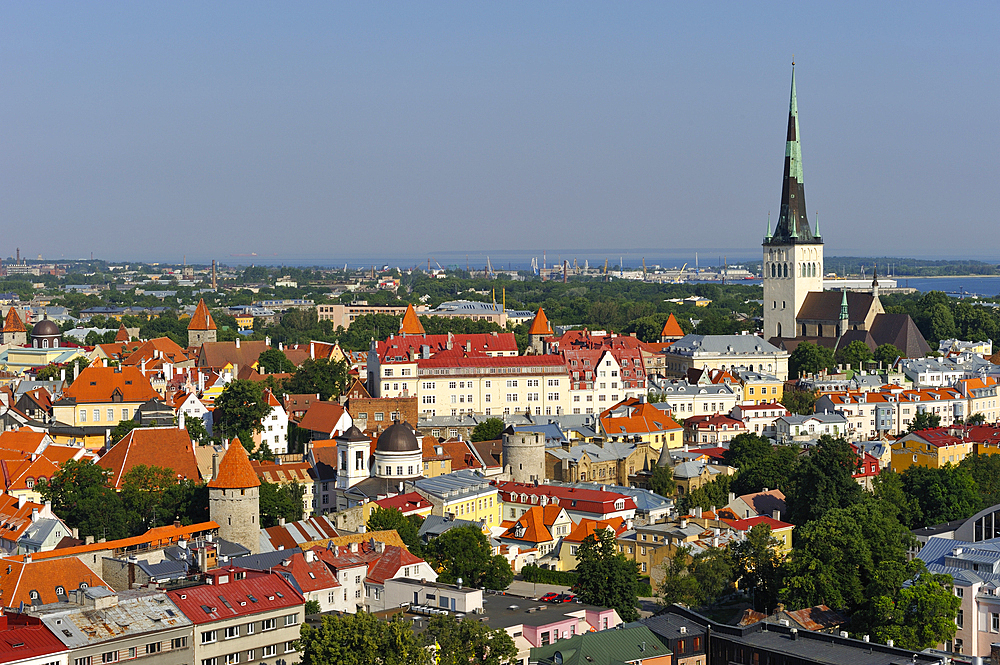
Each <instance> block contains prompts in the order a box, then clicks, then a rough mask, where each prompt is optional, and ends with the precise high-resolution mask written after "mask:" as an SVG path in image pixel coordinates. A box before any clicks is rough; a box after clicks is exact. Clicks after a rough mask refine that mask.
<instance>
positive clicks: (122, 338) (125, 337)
mask: <svg viewBox="0 0 1000 665" xmlns="http://www.w3.org/2000/svg"><path fill="white" fill-rule="evenodd" d="M130 339H131V338H130V337H129V334H128V330H126V329H125V324H124V323H123V324H121V325H120V326H119V327H118V334H117V335H115V341H116V342H127V341H129V340H130Z"/></svg>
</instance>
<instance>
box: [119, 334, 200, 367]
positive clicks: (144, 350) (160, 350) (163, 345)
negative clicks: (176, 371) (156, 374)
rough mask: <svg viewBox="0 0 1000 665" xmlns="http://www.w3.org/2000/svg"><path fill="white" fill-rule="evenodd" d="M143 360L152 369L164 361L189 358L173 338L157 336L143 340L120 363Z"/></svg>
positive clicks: (133, 363) (133, 362)
mask: <svg viewBox="0 0 1000 665" xmlns="http://www.w3.org/2000/svg"><path fill="white" fill-rule="evenodd" d="M144 360H145V361H146V368H147V369H153V368H154V367H160V366H161V365H163V363H164V362H169V363H173V364H177V363H182V362H184V361H186V360H189V358H188V355H187V353H185V351H184V349H182V348H181V347H180V346H179V345H178V344H177V342H175V341H174V340H172V339H170V338H169V337H157V338H156V339H151V340H149V341H147V342H143V343H142V344H141V345H140V346H139V348H137V349H136V350H135V351H133V352H132V353H131V354H129V356H128V357H127V358H125V360H123V361H122V364H123V365H141V364H142V361H144Z"/></svg>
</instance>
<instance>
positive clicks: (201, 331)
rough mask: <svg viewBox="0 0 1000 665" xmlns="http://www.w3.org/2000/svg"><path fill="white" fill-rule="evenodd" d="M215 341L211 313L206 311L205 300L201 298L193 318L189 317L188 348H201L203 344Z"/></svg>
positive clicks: (214, 328)
mask: <svg viewBox="0 0 1000 665" xmlns="http://www.w3.org/2000/svg"><path fill="white" fill-rule="evenodd" d="M215 340H216V327H215V321H214V320H213V319H212V314H211V312H209V311H208V305H206V304H205V299H204V298H202V299H201V300H199V301H198V307H197V308H196V309H195V310H194V316H192V317H191V322H190V323H189V324H188V346H201V345H202V344H204V343H205V342H214V341H215Z"/></svg>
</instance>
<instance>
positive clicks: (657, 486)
mask: <svg viewBox="0 0 1000 665" xmlns="http://www.w3.org/2000/svg"><path fill="white" fill-rule="evenodd" d="M649 489H651V490H653V491H654V492H656V493H657V494H659V495H660V496H667V497H669V496H673V495H674V492H676V491H677V481H675V480H674V472H673V471H672V470H671V469H670V467H669V466H667V465H665V464H664V465H663V466H660V465H659V464H656V465H654V466H653V475H652V477H650V479H649Z"/></svg>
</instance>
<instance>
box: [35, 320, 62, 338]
mask: <svg viewBox="0 0 1000 665" xmlns="http://www.w3.org/2000/svg"><path fill="white" fill-rule="evenodd" d="M60 335H62V331H61V330H59V326H57V325H56V324H55V323H53V322H52V321H49V320H48V319H45V320H43V321H39V322H38V323H37V324H35V327H34V328H32V329H31V336H32V337H59V336H60Z"/></svg>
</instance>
